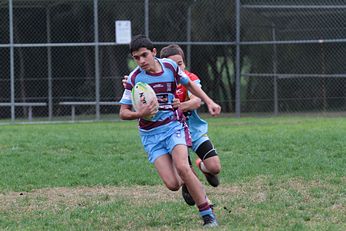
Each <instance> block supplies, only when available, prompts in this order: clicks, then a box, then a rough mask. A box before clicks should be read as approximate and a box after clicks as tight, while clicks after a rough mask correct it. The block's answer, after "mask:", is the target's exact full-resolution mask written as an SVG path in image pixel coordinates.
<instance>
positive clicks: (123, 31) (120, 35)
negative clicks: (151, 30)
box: [115, 20, 131, 44]
mask: <svg viewBox="0 0 346 231" xmlns="http://www.w3.org/2000/svg"><path fill="white" fill-rule="evenodd" d="M115 41H116V43H118V44H129V43H130V42H131V21H130V20H116V21H115Z"/></svg>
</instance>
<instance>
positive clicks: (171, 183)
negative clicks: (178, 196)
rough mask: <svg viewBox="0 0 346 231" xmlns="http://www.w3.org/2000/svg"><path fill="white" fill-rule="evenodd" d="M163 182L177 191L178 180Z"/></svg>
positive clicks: (178, 186) (170, 188) (178, 187)
mask: <svg viewBox="0 0 346 231" xmlns="http://www.w3.org/2000/svg"><path fill="white" fill-rule="evenodd" d="M164 183H165V185H166V187H167V188H168V189H169V190H171V191H178V190H179V189H180V184H179V182H178V181H165V182H164Z"/></svg>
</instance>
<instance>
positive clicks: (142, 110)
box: [119, 101, 157, 120]
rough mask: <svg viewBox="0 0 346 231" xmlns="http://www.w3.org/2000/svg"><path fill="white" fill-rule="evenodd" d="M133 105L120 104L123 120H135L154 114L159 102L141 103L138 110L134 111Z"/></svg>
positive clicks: (120, 113)
mask: <svg viewBox="0 0 346 231" xmlns="http://www.w3.org/2000/svg"><path fill="white" fill-rule="evenodd" d="M131 109H132V106H131V105H127V104H122V105H121V106H120V112H119V116H120V118H121V119H123V120H135V119H139V118H143V117H146V116H153V115H155V114H156V112H157V103H156V102H155V101H151V102H150V103H149V104H141V105H140V106H139V109H138V110H137V111H132V110H131Z"/></svg>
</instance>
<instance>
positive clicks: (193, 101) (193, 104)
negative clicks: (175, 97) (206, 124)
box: [180, 96, 202, 112]
mask: <svg viewBox="0 0 346 231" xmlns="http://www.w3.org/2000/svg"><path fill="white" fill-rule="evenodd" d="M201 103H202V101H201V99H200V98H198V97H196V96H192V97H191V98H190V99H189V100H188V101H185V102H182V103H181V104H180V109H181V110H182V111H183V112H187V111H192V110H195V109H198V108H199V107H200V106H201Z"/></svg>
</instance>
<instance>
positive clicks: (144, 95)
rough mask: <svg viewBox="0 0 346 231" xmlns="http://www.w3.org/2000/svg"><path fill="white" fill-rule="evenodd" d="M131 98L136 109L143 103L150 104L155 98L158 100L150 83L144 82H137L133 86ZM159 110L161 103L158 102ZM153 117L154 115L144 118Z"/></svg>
mask: <svg viewBox="0 0 346 231" xmlns="http://www.w3.org/2000/svg"><path fill="white" fill-rule="evenodd" d="M131 100H132V106H133V108H134V109H135V110H136V111H137V110H138V109H139V107H140V105H141V104H148V103H150V102H151V101H153V100H155V101H156V102H157V98H156V94H155V91H154V90H153V88H152V87H151V86H150V85H149V84H147V83H142V82H138V83H136V85H135V86H134V87H133V88H132V92H131ZM158 110H159V103H158V102H157V111H158ZM157 111H156V112H157ZM153 117H154V116H152V117H150V118H144V119H152V118H153Z"/></svg>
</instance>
